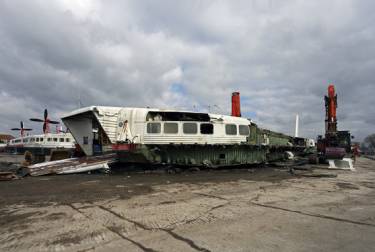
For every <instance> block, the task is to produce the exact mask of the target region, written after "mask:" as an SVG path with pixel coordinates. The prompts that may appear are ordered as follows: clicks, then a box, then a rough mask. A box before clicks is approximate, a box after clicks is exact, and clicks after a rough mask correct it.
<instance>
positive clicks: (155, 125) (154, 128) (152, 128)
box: [147, 123, 161, 134]
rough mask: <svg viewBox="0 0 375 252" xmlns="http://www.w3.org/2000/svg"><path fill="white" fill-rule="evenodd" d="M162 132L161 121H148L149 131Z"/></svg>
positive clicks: (153, 132) (152, 132)
mask: <svg viewBox="0 0 375 252" xmlns="http://www.w3.org/2000/svg"><path fill="white" fill-rule="evenodd" d="M160 132H161V124H160V123H147V133H151V134H158V133H160Z"/></svg>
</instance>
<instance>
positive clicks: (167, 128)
mask: <svg viewBox="0 0 375 252" xmlns="http://www.w3.org/2000/svg"><path fill="white" fill-rule="evenodd" d="M164 133H166V134H177V133H178V124H177V123H164Z"/></svg>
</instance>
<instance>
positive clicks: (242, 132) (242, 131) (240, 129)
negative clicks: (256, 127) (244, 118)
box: [238, 125, 250, 136]
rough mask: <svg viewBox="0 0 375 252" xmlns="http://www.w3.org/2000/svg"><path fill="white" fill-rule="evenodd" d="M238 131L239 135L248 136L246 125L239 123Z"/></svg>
mask: <svg viewBox="0 0 375 252" xmlns="http://www.w3.org/2000/svg"><path fill="white" fill-rule="evenodd" d="M238 132H239V133H240V135H241V136H248V135H250V129H249V126H247V125H240V126H238Z"/></svg>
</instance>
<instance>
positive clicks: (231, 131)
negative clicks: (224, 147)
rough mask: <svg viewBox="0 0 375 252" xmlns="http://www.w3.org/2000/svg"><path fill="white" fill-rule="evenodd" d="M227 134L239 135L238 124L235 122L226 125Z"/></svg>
mask: <svg viewBox="0 0 375 252" xmlns="http://www.w3.org/2000/svg"><path fill="white" fill-rule="evenodd" d="M225 134H227V135H237V126H236V125H235V124H227V125H225Z"/></svg>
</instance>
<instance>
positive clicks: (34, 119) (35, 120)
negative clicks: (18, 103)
mask: <svg viewBox="0 0 375 252" xmlns="http://www.w3.org/2000/svg"><path fill="white" fill-rule="evenodd" d="M30 121H33V122H44V121H43V120H42V119H38V118H30Z"/></svg>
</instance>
